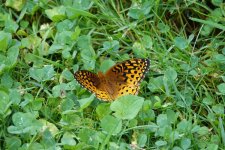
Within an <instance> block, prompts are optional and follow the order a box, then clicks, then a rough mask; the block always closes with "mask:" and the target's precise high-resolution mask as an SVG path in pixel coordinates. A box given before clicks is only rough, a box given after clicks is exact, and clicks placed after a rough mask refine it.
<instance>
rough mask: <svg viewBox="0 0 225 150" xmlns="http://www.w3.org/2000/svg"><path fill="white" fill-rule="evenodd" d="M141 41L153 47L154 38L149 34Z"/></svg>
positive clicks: (146, 46)
mask: <svg viewBox="0 0 225 150" xmlns="http://www.w3.org/2000/svg"><path fill="white" fill-rule="evenodd" d="M141 43H142V44H143V46H144V47H145V48H152V46H153V40H152V38H151V36H149V35H143V37H142V41H141Z"/></svg>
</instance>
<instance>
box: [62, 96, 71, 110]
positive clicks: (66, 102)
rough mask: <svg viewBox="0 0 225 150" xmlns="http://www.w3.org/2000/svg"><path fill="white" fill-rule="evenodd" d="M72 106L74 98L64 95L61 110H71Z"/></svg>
mask: <svg viewBox="0 0 225 150" xmlns="http://www.w3.org/2000/svg"><path fill="white" fill-rule="evenodd" d="M73 106H74V100H72V99H70V98H67V97H66V98H65V99H64V100H63V101H62V104H61V109H62V111H67V110H71V109H72V108H73Z"/></svg>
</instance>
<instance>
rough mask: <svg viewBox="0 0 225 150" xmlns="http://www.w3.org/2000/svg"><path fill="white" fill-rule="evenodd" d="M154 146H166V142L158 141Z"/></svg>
mask: <svg viewBox="0 0 225 150" xmlns="http://www.w3.org/2000/svg"><path fill="white" fill-rule="evenodd" d="M155 145H156V146H157V147H160V146H164V145H167V142H166V141H162V140H158V141H156V142H155Z"/></svg>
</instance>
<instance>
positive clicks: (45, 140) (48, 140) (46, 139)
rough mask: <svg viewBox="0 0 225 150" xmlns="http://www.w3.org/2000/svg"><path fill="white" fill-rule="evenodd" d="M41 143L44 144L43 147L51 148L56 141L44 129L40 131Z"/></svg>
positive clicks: (54, 145)
mask: <svg viewBox="0 0 225 150" xmlns="http://www.w3.org/2000/svg"><path fill="white" fill-rule="evenodd" d="M41 144H42V145H44V147H45V149H52V148H54V147H56V141H55V139H54V137H53V135H52V134H51V132H50V131H49V130H48V129H46V130H45V131H44V132H43V133H42V140H41ZM54 149H56V148H54Z"/></svg>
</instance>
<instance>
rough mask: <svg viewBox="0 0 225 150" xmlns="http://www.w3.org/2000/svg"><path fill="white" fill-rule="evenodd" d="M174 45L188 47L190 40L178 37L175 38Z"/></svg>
mask: <svg viewBox="0 0 225 150" xmlns="http://www.w3.org/2000/svg"><path fill="white" fill-rule="evenodd" d="M174 45H175V46H176V47H177V48H179V49H181V50H184V49H186V48H187V47H188V41H187V40H186V39H184V38H183V37H176V38H175V39H174Z"/></svg>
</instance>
